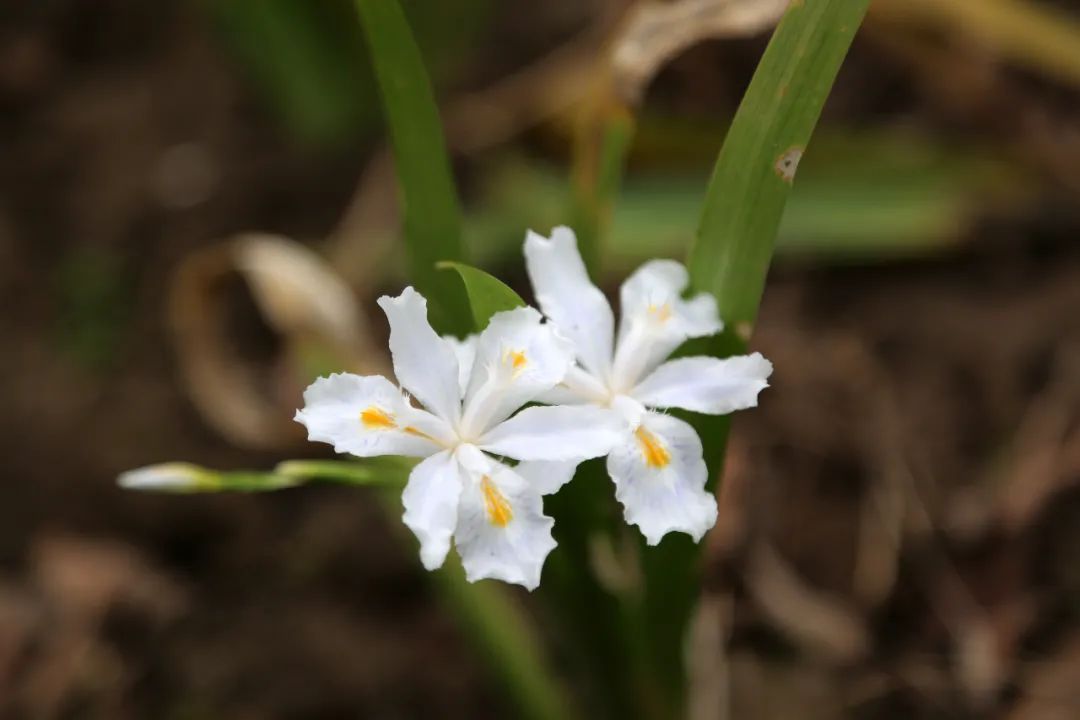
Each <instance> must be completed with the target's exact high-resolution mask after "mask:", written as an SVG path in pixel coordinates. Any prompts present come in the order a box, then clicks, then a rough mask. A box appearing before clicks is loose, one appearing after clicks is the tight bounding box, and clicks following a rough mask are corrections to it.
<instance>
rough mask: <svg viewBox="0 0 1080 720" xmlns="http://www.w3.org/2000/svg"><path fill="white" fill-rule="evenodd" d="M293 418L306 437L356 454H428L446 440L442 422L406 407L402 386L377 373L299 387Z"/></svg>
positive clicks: (334, 377) (446, 430)
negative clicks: (301, 397) (301, 404)
mask: <svg viewBox="0 0 1080 720" xmlns="http://www.w3.org/2000/svg"><path fill="white" fill-rule="evenodd" d="M296 421H297V422H299V423H301V424H303V425H304V426H305V427H307V429H308V438H309V439H311V440H317V441H319V442H325V443H330V444H331V445H333V446H334V450H336V451H337V452H339V453H350V454H352V455H356V456H358V457H374V456H376V455H407V456H410V457H427V456H428V455H431V454H432V453H434V452H437V451H438V450H439V449H440V447H441V445H442V444H443V443H445V442H447V441H448V440H449V438H448V434H449V432H450V429H449V428H448V427H447V425H446V423H444V422H443V421H441V420H439V419H438V418H436V417H435V416H433V415H431V414H430V413H427V412H424V411H423V410H418V409H416V408H414V407H411V406H409V404H408V403H407V402H406V401H405V398H403V397H402V395H401V391H400V390H398V389H397V387H395V386H394V384H393V383H391V382H390V381H389V380H387V379H386V378H384V377H382V376H380V375H368V376H363V377H362V376H360V375H352V374H350V373H336V374H334V375H330V376H329V377H322V378H319V379H318V380H316V381H315V382H313V383H312V384H311V385H309V386H308V388H307V390H305V391H304V408H303V409H302V410H298V411H297V412H296Z"/></svg>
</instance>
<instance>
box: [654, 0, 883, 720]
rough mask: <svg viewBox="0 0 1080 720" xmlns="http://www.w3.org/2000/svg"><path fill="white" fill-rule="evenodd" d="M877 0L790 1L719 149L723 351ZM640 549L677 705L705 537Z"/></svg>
mask: <svg viewBox="0 0 1080 720" xmlns="http://www.w3.org/2000/svg"><path fill="white" fill-rule="evenodd" d="M868 5H869V0H792V3H791V5H790V6H789V7H788V10H787V11H786V13H785V14H784V17H783V19H782V20H781V22H780V24H779V26H778V27H777V29H776V30H775V32H774V33H773V36H772V39H771V40H770V41H769V45H768V47H767V48H766V50H765V54H764V55H763V57H762V59H761V62H760V64H759V65H758V68H757V70H756V71H755V72H754V77H753V79H752V80H751V82H750V87H749V88H748V89H747V92H746V95H745V96H744V97H743V100H742V103H740V105H739V109H738V110H737V112H736V114H735V118H734V120H733V122H732V125H731V129H730V131H729V132H728V135H727V138H726V139H725V141H724V145H723V147H722V148H721V150H720V155H719V157H718V158H717V161H716V166H715V168H714V170H713V174H712V178H711V180H710V182H709V186H708V189H707V191H706V198H705V206H704V209H703V212H702V216H701V221H700V224H699V227H698V231H697V234H696V236H695V239H694V243H693V245H692V246H691V249H690V256H689V261H688V266H689V270H690V276H691V283H692V285H693V287H694V289H695V290H705V291H708V292H711V293H712V294H713V295H715V296H716V299H717V303H718V305H719V308H720V315H721V318H722V319H723V320H724V323H725V326H726V327H725V332H724V333H723V335H722V336H720V337H718V338H717V339H715V340H713V341H712V342H711V351H712V353H713V354H716V355H721V356H723V355H730V354H733V353H734V352H739V351H742V350H743V349H745V342H746V339H747V338H748V337H749V333H750V328H751V326H752V323H753V321H754V319H755V318H756V317H757V309H758V304H759V303H760V301H761V294H762V290H763V288H764V285H765V276H766V274H767V272H768V268H769V263H770V261H771V259H772V254H773V249H774V246H775V241H776V236H777V232H778V230H779V228H780V220H781V217H782V215H783V211H784V206H785V203H786V202H787V198H788V194H789V192H790V190H791V185H792V182H793V180H794V177H795V170H796V169H797V167H798V163H799V160H800V159H801V157H802V154H803V151H804V150H805V148H806V145H807V143H808V142H809V140H810V135H811V133H812V132H813V129H814V126H815V125H816V124H817V120H818V117H819V116H820V114H821V109H822V107H823V105H824V104H825V99H826V98H827V97H828V94H829V90H830V89H831V88H832V85H833V82H834V81H835V79H836V74H837V72H838V71H839V69H840V64H841V62H842V61H843V59H844V56H845V55H846V54H847V51H848V48H849V47H850V45H851V41H852V39H853V38H854V36H855V32H856V30H857V29H858V27H859V25H860V23H861V22H862V19H863V16H864V15H865V13H866V9H867V6H868ZM694 425H695V427H696V429H697V430H698V433H699V434H700V436H701V438H702V441H703V445H704V450H705V461H706V464H707V465H708V467H709V470H710V475H711V480H710V487H712V486H713V484H715V481H716V478H717V477H718V475H719V472H720V468H721V466H722V464H723V457H724V447H725V445H726V439H727V429H728V426H729V422H728V418H727V417H726V416H725V417H704V418H700V419H698V420H697V421H696V422H695V423H694ZM665 544H666V547H658V548H646V547H643V548H642V553H643V558H642V560H643V566H644V571H645V572H644V576H645V593H644V599H643V611H642V612H643V621H642V623H641V624H642V626H643V627H645V628H646V629H647V630H646V633H647V640H648V643H649V647H650V655H651V658H652V662H653V664H654V665H655V666H656V672H657V674H659V675H662V676H663V677H664V679H665V680H666V682H665V685H666V686H667V687H668V688H669V692H671V693H672V695H671V696H670V699H669V702H670V703H671V704H675V703H677V702H678V698H679V696H680V695H681V693H679V692H678V689H681V688H682V686H683V684H684V682H685V672H684V670H683V667H682V648H683V640H684V638H685V633H686V629H687V627H688V624H689V620H690V615H691V613H692V611H693V608H694V604H695V601H696V597H697V594H698V592H699V591H700V581H699V575H700V568H699V564H700V563H699V558H700V554H701V548H700V546H696V545H692V544H690V543H688V542H685V541H684V540H683V539H681V538H680V539H679V540H677V541H675V542H672V541H667V542H666V543H665Z"/></svg>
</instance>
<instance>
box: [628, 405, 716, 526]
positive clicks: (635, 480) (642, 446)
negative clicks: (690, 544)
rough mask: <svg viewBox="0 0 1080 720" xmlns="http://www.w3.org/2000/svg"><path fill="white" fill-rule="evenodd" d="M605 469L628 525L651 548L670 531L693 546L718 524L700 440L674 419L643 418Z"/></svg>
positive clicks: (649, 416)
mask: <svg viewBox="0 0 1080 720" xmlns="http://www.w3.org/2000/svg"><path fill="white" fill-rule="evenodd" d="M607 469H608V474H609V475H611V479H612V480H614V481H615V498H616V499H617V500H618V501H619V502H620V503H622V506H623V511H624V514H625V516H626V521H627V522H628V523H630V524H631V525H637V526H638V527H639V528H640V529H641V533H642V534H643V535H644V536H645V539H646V541H647V542H648V543H649V544H650V545H656V544H657V543H659V542H660V539H661V538H663V536H664V535H666V534H667V533H669V532H672V531H679V532H684V533H687V534H689V535H690V536H691V537H693V538H694V541H695V542H696V541H699V540H701V537H702V536H703V535H704V534H705V532H706V531H707V530H708V529H709V528H711V527H712V526H713V525H714V524H715V523H716V498H714V497H713V495H712V494H711V493H709V492H706V490H705V481H706V480H707V479H708V471H707V470H706V468H705V461H704V460H703V459H702V457H701V440H700V438H698V436H697V433H696V432H694V429H693V428H692V427H690V426H689V425H688V424H686V423H685V422H683V421H682V420H679V419H678V418H673V417H670V416H667V415H660V414H657V413H649V414H648V415H646V416H645V419H644V422H643V423H642V424H641V425H640V426H638V428H637V429H636V430H635V431H634V432H633V433H632V434H629V435H626V436H625V438H624V442H623V444H621V445H620V446H619V447H616V448H615V449H614V450H612V451H611V454H610V455H608V459H607Z"/></svg>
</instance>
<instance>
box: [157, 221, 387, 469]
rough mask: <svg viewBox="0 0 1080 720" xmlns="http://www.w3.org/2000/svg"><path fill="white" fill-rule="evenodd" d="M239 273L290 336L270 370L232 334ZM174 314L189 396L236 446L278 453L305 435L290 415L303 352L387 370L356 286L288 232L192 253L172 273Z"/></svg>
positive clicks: (268, 320) (269, 318)
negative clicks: (248, 355)
mask: <svg viewBox="0 0 1080 720" xmlns="http://www.w3.org/2000/svg"><path fill="white" fill-rule="evenodd" d="M237 276H239V277H240V278H241V279H242V280H244V281H245V283H246V285H247V287H248V288H249V291H250V293H251V296H252V299H253V300H254V303H255V305H256V309H257V310H258V312H259V313H260V315H261V317H262V319H263V320H264V322H265V324H266V326H267V327H269V328H270V329H271V330H272V331H273V332H274V333H275V334H276V335H277V336H278V337H279V338H281V340H282V341H283V342H282V343H281V344H282V345H283V347H284V351H283V352H282V353H281V354H280V355H279V356H278V357H275V358H270V359H268V360H267V361H266V363H267V367H261V366H259V365H256V364H253V363H252V362H249V361H245V360H244V359H243V358H242V357H241V356H240V353H239V349H238V347H237V345H236V344H235V343H234V342H232V338H231V337H230V332H229V329H228V327H227V322H226V321H227V318H228V317H229V311H230V306H229V302H230V301H229V299H228V297H227V296H226V294H225V292H224V290H225V289H226V287H227V286H228V283H229V282H230V280H233V279H235V278H236V277H237ZM170 311H171V316H172V317H171V319H172V323H171V329H172V332H173V337H174V340H175V342H176V348H177V352H178V354H179V359H180V368H181V371H182V373H183V379H184V381H185V384H186V386H187V390H188V393H189V396H190V397H191V399H192V401H193V402H194V403H195V405H196V406H197V407H198V408H199V410H200V411H201V412H202V414H203V416H204V417H205V418H206V420H207V421H208V422H209V423H210V424H212V425H213V426H214V427H215V429H217V430H218V431H219V432H221V433H222V434H223V435H224V436H226V437H227V438H228V439H229V440H230V441H232V442H234V443H236V444H238V445H243V446H246V447H251V448H260V449H270V448H280V447H283V446H288V445H290V444H295V443H298V442H300V441H302V440H303V437H304V435H303V433H302V432H301V428H300V427H299V426H298V425H297V424H296V423H294V422H293V420H292V416H293V410H294V408H295V406H296V404H297V403H298V401H299V389H300V384H301V383H302V381H303V380H304V379H305V378H303V377H301V375H302V374H303V372H304V371H305V370H304V368H303V367H302V365H303V361H304V355H305V353H307V352H311V351H315V350H317V351H322V352H324V353H328V354H330V355H331V356H332V357H334V358H335V361H336V362H338V366H339V367H342V368H343V369H350V370H357V371H369V372H370V371H382V370H384V369H385V366H386V358H385V354H384V353H382V352H380V351H377V350H375V349H374V343H373V342H372V338H371V335H370V330H369V328H368V326H367V322H366V319H365V317H364V315H363V314H362V313H360V311H359V310H358V308H357V306H356V301H355V298H354V296H353V293H352V291H351V290H350V289H349V288H348V286H347V285H346V284H345V283H344V282H343V281H342V280H341V279H340V278H339V277H338V275H337V274H336V273H335V272H334V271H333V269H332V268H331V267H330V266H329V265H328V264H326V262H325V261H323V260H322V259H321V258H320V257H319V256H318V255H317V254H315V253H314V252H312V251H311V250H309V249H308V248H306V247H304V246H303V245H300V244H299V243H296V242H294V241H292V240H289V239H287V238H282V237H276V236H272V235H261V234H247V235H240V236H237V237H234V238H232V239H230V240H227V241H225V242H224V243H222V244H220V245H216V246H214V247H211V248H209V249H206V250H203V251H201V252H198V253H195V254H193V255H191V256H189V257H188V258H186V259H185V261H184V263H183V264H182V265H181V266H180V267H179V269H178V270H177V272H176V274H175V276H174V278H173V285H172V290H171V298H170ZM264 374H265V375H268V376H269V377H270V380H267V379H266V378H265V377H262V375H264Z"/></svg>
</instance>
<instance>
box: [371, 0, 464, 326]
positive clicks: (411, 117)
mask: <svg viewBox="0 0 1080 720" xmlns="http://www.w3.org/2000/svg"><path fill="white" fill-rule="evenodd" d="M356 6H357V8H358V9H359V12H360V17H361V20H362V21H363V27H364V33H365V36H366V38H367V41H368V47H369V49H370V51H371V59H372V64H373V65H374V67H375V76H376V78H377V80H378V83H379V91H380V93H381V94H382V99H383V109H384V111H385V113H386V120H387V124H388V125H389V128H390V139H391V144H392V146H393V151H394V162H395V166H396V169H397V178H398V188H399V194H400V197H401V207H402V213H403V216H404V226H405V247H406V250H407V254H408V259H409V268H410V275H411V276H412V281H413V282H414V283H415V284H416V287H417V289H418V290H420V292H421V293H423V294H425V295H426V296H427V297H428V298H429V299H431V300H435V301H436V302H432V303H430V304H429V308H430V309H431V310H430V312H431V316H432V317H431V319H432V324H433V325H434V326H435V327H436V329H438V330H440V331H443V332H454V333H462V332H464V331H465V330H466V329H467V327H468V325H469V322H468V307H467V304H466V300H465V295H464V293H463V292H462V290H461V285H460V284H459V283H458V282H456V281H455V280H454V279H453V278H450V277H446V276H443V275H440V274H439V273H438V271H437V270H436V269H435V264H436V263H437V262H439V261H440V260H462V259H464V257H465V249H464V245H463V242H462V237H461V210H460V208H459V206H458V198H457V191H456V190H455V187H454V181H453V177H452V176H451V173H450V161H449V158H448V155H447V152H446V143H445V141H444V139H443V130H442V124H441V122H440V121H439V110H438V107H437V106H436V104H435V96H434V94H433V92H432V89H431V83H430V81H429V80H428V74H427V71H426V70H425V69H424V64H423V60H422V58H421V55H420V50H419V48H417V46H416V41H415V40H414V39H413V35H412V32H411V31H410V29H409V24H408V21H407V20H406V19H405V14H404V13H403V12H402V10H401V6H400V5H399V4H398V2H397V0H356Z"/></svg>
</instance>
